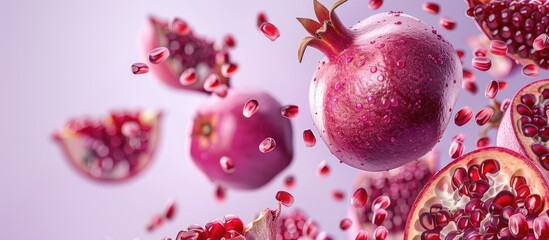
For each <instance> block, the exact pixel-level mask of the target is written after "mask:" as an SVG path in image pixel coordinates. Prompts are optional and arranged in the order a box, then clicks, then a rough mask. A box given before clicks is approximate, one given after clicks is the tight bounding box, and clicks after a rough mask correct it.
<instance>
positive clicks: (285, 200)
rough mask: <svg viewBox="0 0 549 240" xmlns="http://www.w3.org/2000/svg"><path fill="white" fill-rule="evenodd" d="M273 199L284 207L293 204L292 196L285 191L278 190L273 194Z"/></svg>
mask: <svg viewBox="0 0 549 240" xmlns="http://www.w3.org/2000/svg"><path fill="white" fill-rule="evenodd" d="M275 199H276V200H277V201H279V202H280V203H282V205H284V206H286V207H291V206H292V204H294V196H292V194H290V193H289V192H286V191H278V192H277V193H276V195H275Z"/></svg>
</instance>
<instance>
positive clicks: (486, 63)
mask: <svg viewBox="0 0 549 240" xmlns="http://www.w3.org/2000/svg"><path fill="white" fill-rule="evenodd" d="M472 64H473V67H475V68H476V69H477V70H479V71H483V72H485V71H488V70H490V68H491V67H492V60H490V58H488V57H478V56H477V57H474V58H473V61H472Z"/></svg>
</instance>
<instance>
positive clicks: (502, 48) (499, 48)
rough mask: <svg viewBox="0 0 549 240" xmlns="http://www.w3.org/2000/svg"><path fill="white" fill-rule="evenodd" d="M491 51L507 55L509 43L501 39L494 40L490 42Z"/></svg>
mask: <svg viewBox="0 0 549 240" xmlns="http://www.w3.org/2000/svg"><path fill="white" fill-rule="evenodd" d="M490 52H491V53H493V54H495V55H506V54H507V44H505V42H503V41H500V40H492V41H491V42H490Z"/></svg>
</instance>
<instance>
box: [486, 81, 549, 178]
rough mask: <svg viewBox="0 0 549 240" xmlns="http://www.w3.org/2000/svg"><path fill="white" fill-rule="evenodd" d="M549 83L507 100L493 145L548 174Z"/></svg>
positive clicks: (531, 86) (539, 83)
mask: <svg viewBox="0 0 549 240" xmlns="http://www.w3.org/2000/svg"><path fill="white" fill-rule="evenodd" d="M548 110H549V79H543V80H538V81H535V82H532V83H530V84H528V85H526V86H525V87H523V88H522V89H520V90H519V91H518V92H517V94H516V95H515V97H514V98H513V99H512V100H511V103H510V105H509V107H508V108H507V111H505V114H504V116H503V119H502V121H501V124H500V127H499V130H498V135H497V145H498V146H502V147H506V148H509V149H512V150H515V151H516V152H518V153H521V154H523V155H525V156H527V157H529V158H530V159H532V161H533V162H534V163H536V164H537V165H538V166H540V167H541V168H542V169H544V170H545V171H549V148H548V146H549V142H548V141H549V123H548V122H547V119H548V115H547V114H548V112H547V111H548Z"/></svg>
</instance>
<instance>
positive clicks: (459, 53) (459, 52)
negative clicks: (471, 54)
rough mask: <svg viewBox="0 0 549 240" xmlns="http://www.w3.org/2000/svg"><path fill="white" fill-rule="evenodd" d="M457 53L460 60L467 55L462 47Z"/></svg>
mask: <svg viewBox="0 0 549 240" xmlns="http://www.w3.org/2000/svg"><path fill="white" fill-rule="evenodd" d="M424 5H425V4H424ZM456 53H457V55H458V58H459V59H460V60H462V59H463V56H465V52H464V51H463V50H461V49H458V50H456Z"/></svg>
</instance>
